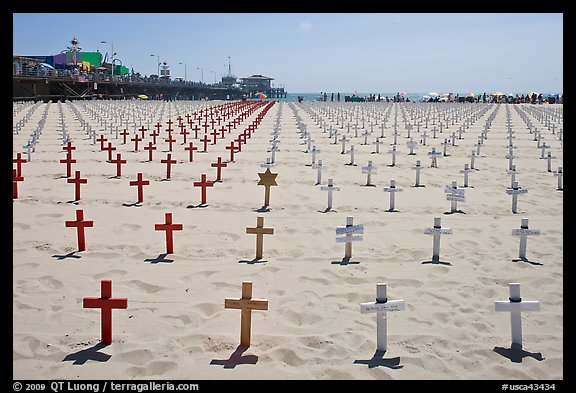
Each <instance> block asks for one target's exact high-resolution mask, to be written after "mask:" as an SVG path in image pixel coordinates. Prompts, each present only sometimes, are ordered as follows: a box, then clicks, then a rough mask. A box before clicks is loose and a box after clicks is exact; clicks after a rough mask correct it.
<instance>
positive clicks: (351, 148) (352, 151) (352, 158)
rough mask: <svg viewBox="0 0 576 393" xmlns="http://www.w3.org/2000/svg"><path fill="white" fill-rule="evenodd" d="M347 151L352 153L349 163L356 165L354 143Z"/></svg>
mask: <svg viewBox="0 0 576 393" xmlns="http://www.w3.org/2000/svg"><path fill="white" fill-rule="evenodd" d="M346 153H347V154H350V163H349V164H348V165H356V164H354V145H352V146H350V150H348V151H347V152H346Z"/></svg>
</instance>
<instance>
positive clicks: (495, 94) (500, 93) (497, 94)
mask: <svg viewBox="0 0 576 393" xmlns="http://www.w3.org/2000/svg"><path fill="white" fill-rule="evenodd" d="M490 95H491V96H505V95H506V94H504V93H502V92H501V91H498V92H496V93H492V94H490Z"/></svg>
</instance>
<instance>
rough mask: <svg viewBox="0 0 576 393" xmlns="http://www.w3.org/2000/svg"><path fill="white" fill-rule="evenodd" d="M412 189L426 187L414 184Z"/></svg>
mask: <svg viewBox="0 0 576 393" xmlns="http://www.w3.org/2000/svg"><path fill="white" fill-rule="evenodd" d="M412 187H414V188H418V187H426V186H425V185H424V184H418V185H416V184H414V185H413V186H412Z"/></svg>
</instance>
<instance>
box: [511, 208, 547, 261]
mask: <svg viewBox="0 0 576 393" xmlns="http://www.w3.org/2000/svg"><path fill="white" fill-rule="evenodd" d="M512 235H514V236H520V248H519V251H518V258H520V259H522V260H526V244H527V243H528V236H539V235H540V229H529V228H528V219H527V218H523V219H522V221H521V223H520V228H519V229H513V230H512Z"/></svg>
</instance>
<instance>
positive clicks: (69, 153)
mask: <svg viewBox="0 0 576 393" xmlns="http://www.w3.org/2000/svg"><path fill="white" fill-rule="evenodd" d="M62 150H66V153H67V154H68V155H70V156H72V150H76V148H75V147H74V146H72V142H68V143H67V144H66V146H64V147H63V148H62Z"/></svg>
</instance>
